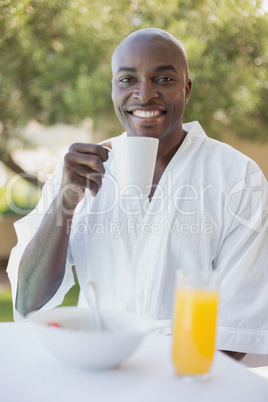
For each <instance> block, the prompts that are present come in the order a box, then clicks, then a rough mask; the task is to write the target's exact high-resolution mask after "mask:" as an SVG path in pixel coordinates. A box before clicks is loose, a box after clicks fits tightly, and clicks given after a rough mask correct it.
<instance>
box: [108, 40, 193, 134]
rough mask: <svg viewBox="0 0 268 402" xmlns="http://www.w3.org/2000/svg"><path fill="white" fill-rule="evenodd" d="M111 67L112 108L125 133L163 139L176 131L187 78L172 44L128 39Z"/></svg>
mask: <svg viewBox="0 0 268 402" xmlns="http://www.w3.org/2000/svg"><path fill="white" fill-rule="evenodd" d="M112 68H113V80H112V99H113V103H114V108H115V112H116V114H117V117H118V119H119V120H120V122H121V124H122V125H123V126H124V127H125V129H126V130H127V133H128V135H131V136H148V137H155V138H159V139H160V140H167V139H168V138H170V137H172V136H174V135H176V134H178V133H180V130H181V124H182V118H183V113H184V107H185V104H186V103H187V101H188V99H189V97H190V92H191V80H190V79H188V77H187V68H186V64H185V60H184V57H183V55H182V53H181V52H180V50H179V49H178V48H177V46H176V45H175V44H174V43H172V42H171V41H169V40H167V39H166V38H162V37H159V36H153V37H150V38H144V40H141V38H139V39H138V40H137V39H136V40H135V39H132V40H129V41H127V43H126V44H124V45H123V46H121V48H119V49H118V50H117V52H116V53H115V57H114V59H113V65H112Z"/></svg>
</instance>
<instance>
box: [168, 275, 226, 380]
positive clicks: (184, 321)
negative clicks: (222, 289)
mask: <svg viewBox="0 0 268 402" xmlns="http://www.w3.org/2000/svg"><path fill="white" fill-rule="evenodd" d="M176 275H177V277H176V290H175V299H174V317H173V350H172V360H173V364H174V367H175V370H176V372H177V374H178V375H179V376H181V377H182V379H183V380H185V381H188V382H191V381H197V380H205V379H207V378H208V377H209V371H210V369H211V366H212V363H213V358H214V353H215V340H216V322H217V311H218V299H219V290H218V285H219V276H218V273H216V272H215V271H209V270H203V271H200V272H193V271H192V270H189V271H188V270H186V269H184V270H183V269H179V270H178V271H177V273H176Z"/></svg>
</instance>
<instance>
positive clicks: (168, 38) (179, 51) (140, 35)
mask: <svg viewBox="0 0 268 402" xmlns="http://www.w3.org/2000/svg"><path fill="white" fill-rule="evenodd" d="M153 40H154V41H156V40H159V41H161V42H166V44H167V45H169V46H172V48H173V51H174V56H175V55H176V56H179V57H180V60H181V63H182V65H183V66H184V68H185V74H186V77H188V74H189V71H188V70H189V68H188V59H187V54H186V52H185V49H184V47H183V46H182V44H181V43H180V42H179V41H178V39H176V38H175V37H174V36H173V35H171V34H170V33H169V32H166V31H164V30H163V29H159V28H144V29H139V30H138V31H135V32H132V33H131V34H130V35H129V36H127V37H126V38H125V39H123V41H122V42H121V43H120V44H119V45H118V46H117V48H116V49H115V51H114V54H113V57H112V71H113V74H115V73H116V65H117V63H116V61H117V59H118V57H120V55H121V54H123V53H124V52H125V51H126V50H129V48H131V47H134V45H137V44H139V43H145V42H146V41H147V42H150V41H153Z"/></svg>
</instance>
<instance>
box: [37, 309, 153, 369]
mask: <svg viewBox="0 0 268 402" xmlns="http://www.w3.org/2000/svg"><path fill="white" fill-rule="evenodd" d="M102 317H103V321H104V322H105V326H106V328H107V331H101V332H100V331H96V330H94V320H93V315H92V312H91V310H90V309H89V308H79V307H57V308H55V309H52V310H49V311H38V312H36V313H33V314H30V315H29V320H30V322H31V323H32V324H33V325H34V326H35V327H36V329H37V331H38V333H39V336H40V338H41V339H42V341H43V343H44V345H45V346H46V347H47V349H48V350H49V351H50V352H51V353H52V354H53V355H55V356H56V357H57V358H58V359H59V360H61V361H62V362H63V363H67V364H68V365H71V366H73V367H78V368H81V369H89V370H101V369H110V368H113V367H116V366H118V365H119V364H120V363H122V362H123V361H124V360H126V359H127V358H128V357H129V356H130V355H131V354H132V353H133V352H134V351H135V350H136V349H137V348H138V346H139V345H140V344H141V342H142V340H143V339H144V337H145V335H146V334H147V333H148V332H149V331H150V329H151V328H150V324H149V323H148V321H146V320H145V319H143V318H141V317H138V316H137V315H134V314H130V313H126V312H121V311H114V310H102ZM51 323H58V324H60V327H59V328H57V327H55V326H52V325H48V324H51Z"/></svg>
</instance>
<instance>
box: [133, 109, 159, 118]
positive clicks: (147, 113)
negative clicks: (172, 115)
mask: <svg viewBox="0 0 268 402" xmlns="http://www.w3.org/2000/svg"><path fill="white" fill-rule="evenodd" d="M132 113H133V114H134V116H138V117H145V118H150V117H156V116H159V115H160V113H161V112H160V110H151V111H144V110H133V112H132Z"/></svg>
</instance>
